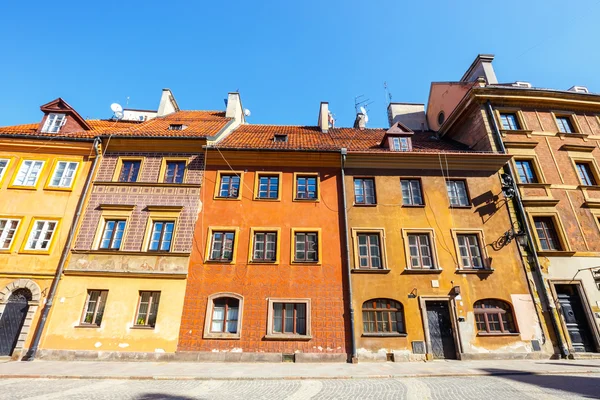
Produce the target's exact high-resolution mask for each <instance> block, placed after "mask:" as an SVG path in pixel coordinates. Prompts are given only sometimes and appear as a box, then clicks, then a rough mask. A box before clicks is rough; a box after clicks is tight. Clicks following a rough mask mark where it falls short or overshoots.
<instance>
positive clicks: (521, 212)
mask: <svg viewBox="0 0 600 400" xmlns="http://www.w3.org/2000/svg"><path fill="white" fill-rule="evenodd" d="M485 107H486V111H487V114H488V118H489V120H490V121H491V126H492V133H493V135H494V139H495V140H496V144H497V145H498V146H499V147H500V151H502V153H505V154H506V153H507V152H506V147H504V142H503V141H502V138H501V136H500V130H499V129H498V123H497V122H496V118H494V109H493V108H492V104H491V102H490V101H489V100H488V101H487V102H486V103H485ZM505 168H507V170H508V173H509V174H510V177H511V178H512V181H513V186H514V193H515V197H514V198H513V199H514V200H515V204H516V206H517V207H516V209H517V215H518V218H519V219H520V221H519V222H521V223H522V226H523V227H524V228H525V233H526V234H527V245H528V247H529V251H530V253H531V256H532V258H533V261H534V263H535V268H534V269H535V272H536V273H537V275H538V279H539V281H540V283H541V285H542V290H541V291H540V292H541V293H542V300H543V301H544V302H545V303H546V304H547V305H548V307H549V310H548V313H549V314H550V319H551V321H552V327H553V328H554V334H555V336H556V339H557V341H558V347H559V349H560V352H561V354H562V355H563V356H564V357H569V348H568V347H567V344H566V343H565V341H564V340H563V336H562V333H561V327H560V322H559V321H558V318H557V316H556V313H555V309H556V307H553V303H552V300H551V299H552V296H551V295H550V293H548V289H547V288H546V284H545V282H544V276H543V274H542V267H541V265H540V259H539V257H538V254H537V250H536V248H535V241H534V239H533V234H532V230H531V226H530V224H529V221H528V220H527V215H526V214H525V208H524V207H523V201H522V199H521V192H519V188H518V187H516V185H514V182H517V181H516V179H515V173H514V171H513V168H512V165H511V164H510V163H508V164H506V167H505ZM517 247H518V248H519V253H521V256H523V253H522V250H521V246H520V245H518V244H517ZM522 258H523V257H522ZM528 284H529V286H530V291H531V294H532V296H533V291H532V290H531V289H532V288H531V284H530V283H529V280H528ZM534 304H535V299H534ZM541 325H542V320H541V319H540V326H541ZM541 328H542V335H544V327H543V326H541ZM544 339H545V338H544Z"/></svg>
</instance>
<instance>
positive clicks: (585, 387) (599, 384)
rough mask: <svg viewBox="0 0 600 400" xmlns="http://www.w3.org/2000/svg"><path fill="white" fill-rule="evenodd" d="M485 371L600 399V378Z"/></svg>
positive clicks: (504, 370)
mask: <svg viewBox="0 0 600 400" xmlns="http://www.w3.org/2000/svg"><path fill="white" fill-rule="evenodd" d="M483 371H486V372H489V373H490V374H492V375H494V376H497V377H498V378H502V379H508V380H511V381H515V382H520V383H525V384H528V385H532V386H538V387H540V388H543V389H554V390H562V391H564V392H567V393H570V394H574V395H578V396H583V397H584V398H587V399H600V378H598V377H593V376H574V375H537V374H535V373H528V372H523V371H519V370H509V369H497V368H485V369H483Z"/></svg>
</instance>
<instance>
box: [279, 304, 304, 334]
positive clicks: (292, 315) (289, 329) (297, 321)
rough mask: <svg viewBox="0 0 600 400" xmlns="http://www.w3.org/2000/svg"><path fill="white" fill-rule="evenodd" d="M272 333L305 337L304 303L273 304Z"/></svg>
mask: <svg viewBox="0 0 600 400" xmlns="http://www.w3.org/2000/svg"><path fill="white" fill-rule="evenodd" d="M272 332H273V334H288V335H306V303H273V331H272Z"/></svg>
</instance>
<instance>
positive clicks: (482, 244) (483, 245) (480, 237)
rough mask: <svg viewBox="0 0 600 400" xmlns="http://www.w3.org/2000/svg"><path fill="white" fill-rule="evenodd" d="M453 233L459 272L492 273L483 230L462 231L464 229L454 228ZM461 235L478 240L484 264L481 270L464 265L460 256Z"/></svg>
mask: <svg viewBox="0 0 600 400" xmlns="http://www.w3.org/2000/svg"><path fill="white" fill-rule="evenodd" d="M451 232H452V239H453V240H454V250H455V251H456V257H457V258H456V261H457V268H456V269H457V270H460V271H486V270H487V271H492V267H491V263H490V258H489V256H488V253H487V248H486V247H487V246H486V241H485V234H484V232H483V229H468V228H467V229H462V228H454V229H451ZM461 235H474V236H476V238H477V245H478V247H479V253H480V257H481V263H482V267H481V268H476V267H472V266H471V267H467V266H465V265H464V263H463V260H462V256H461V254H460V243H459V236H461ZM469 256H470V250H469Z"/></svg>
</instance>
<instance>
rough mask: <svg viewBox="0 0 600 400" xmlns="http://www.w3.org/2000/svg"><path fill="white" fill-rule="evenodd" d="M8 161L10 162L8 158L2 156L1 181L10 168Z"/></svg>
mask: <svg viewBox="0 0 600 400" xmlns="http://www.w3.org/2000/svg"><path fill="white" fill-rule="evenodd" d="M8 163H10V160H9V159H8V158H0V181H2V178H3V177H4V173H5V172H6V170H7V169H8Z"/></svg>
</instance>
